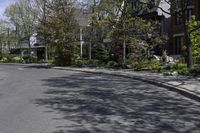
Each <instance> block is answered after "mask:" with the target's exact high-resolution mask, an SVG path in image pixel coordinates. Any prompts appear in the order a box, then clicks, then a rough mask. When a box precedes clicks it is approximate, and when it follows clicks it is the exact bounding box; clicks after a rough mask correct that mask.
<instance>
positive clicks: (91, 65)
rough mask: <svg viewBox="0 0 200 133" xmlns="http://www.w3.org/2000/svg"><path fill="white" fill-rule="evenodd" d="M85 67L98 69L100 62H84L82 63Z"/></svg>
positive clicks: (93, 60)
mask: <svg viewBox="0 0 200 133" xmlns="http://www.w3.org/2000/svg"><path fill="white" fill-rule="evenodd" d="M82 64H83V66H87V67H97V66H100V61H99V60H95V59H92V60H83V61H82Z"/></svg>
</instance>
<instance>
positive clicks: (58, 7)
mask: <svg viewBox="0 0 200 133" xmlns="http://www.w3.org/2000/svg"><path fill="white" fill-rule="evenodd" d="M46 10H47V12H46V14H45V19H41V20H40V22H39V25H38V26H37V32H38V35H39V36H41V37H42V38H41V39H42V40H44V39H45V42H46V43H49V44H52V45H54V48H55V51H56V53H57V56H56V58H55V63H56V64H57V65H61V66H65V65H71V64H72V63H73V62H74V60H75V55H76V53H77V48H76V45H77V44H76V43H75V42H76V36H75V35H76V31H77V28H79V27H78V24H77V22H76V20H75V18H74V7H73V1H71V0H60V1H57V0H55V1H48V2H47V3H46Z"/></svg>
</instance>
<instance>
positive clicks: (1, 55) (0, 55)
mask: <svg viewBox="0 0 200 133" xmlns="http://www.w3.org/2000/svg"><path fill="white" fill-rule="evenodd" d="M2 58H3V54H2V53H1V52H0V60H1V59H2Z"/></svg>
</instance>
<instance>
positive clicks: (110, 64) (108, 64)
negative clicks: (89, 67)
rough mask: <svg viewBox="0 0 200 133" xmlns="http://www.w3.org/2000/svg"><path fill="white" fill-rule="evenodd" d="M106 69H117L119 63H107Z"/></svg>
mask: <svg viewBox="0 0 200 133" xmlns="http://www.w3.org/2000/svg"><path fill="white" fill-rule="evenodd" d="M106 67H108V68H117V67H119V63H117V62H116V61H109V62H108V63H107V65H106Z"/></svg>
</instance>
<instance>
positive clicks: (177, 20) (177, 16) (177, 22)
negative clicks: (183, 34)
mask: <svg viewBox="0 0 200 133" xmlns="http://www.w3.org/2000/svg"><path fill="white" fill-rule="evenodd" d="M175 18H176V25H179V24H181V23H182V18H181V16H180V15H179V14H178V13H176V16H175Z"/></svg>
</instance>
